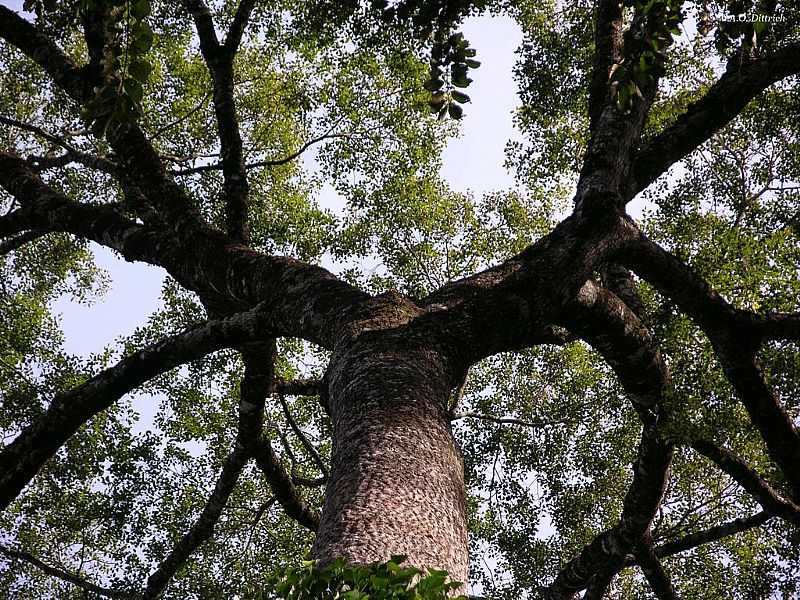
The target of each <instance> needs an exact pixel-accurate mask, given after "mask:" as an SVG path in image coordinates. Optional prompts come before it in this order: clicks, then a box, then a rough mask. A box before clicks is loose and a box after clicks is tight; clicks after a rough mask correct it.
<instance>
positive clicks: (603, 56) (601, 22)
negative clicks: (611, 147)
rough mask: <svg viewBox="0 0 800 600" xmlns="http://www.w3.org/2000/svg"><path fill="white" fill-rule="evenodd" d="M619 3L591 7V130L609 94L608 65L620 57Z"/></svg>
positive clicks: (611, 1)
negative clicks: (592, 32)
mask: <svg viewBox="0 0 800 600" xmlns="http://www.w3.org/2000/svg"><path fill="white" fill-rule="evenodd" d="M621 51H622V4H621V3H620V2H616V1H615V0H599V1H598V2H596V3H595V9H594V61H593V63H592V74H591V78H590V82H589V117H590V121H591V123H590V129H594V127H595V126H596V123H597V119H598V118H599V117H600V113H602V111H603V109H604V108H605V106H606V104H607V103H608V101H609V99H610V97H611V94H610V81H609V73H610V70H611V66H612V65H613V64H614V63H617V62H619V60H620V59H621V58H622V54H621Z"/></svg>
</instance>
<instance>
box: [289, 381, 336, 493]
mask: <svg viewBox="0 0 800 600" xmlns="http://www.w3.org/2000/svg"><path fill="white" fill-rule="evenodd" d="M278 401H279V402H280V404H281V408H282V409H283V415H284V416H285V417H286V420H287V421H288V422H289V426H290V427H291V428H292V431H293V432H294V434H295V435H296V436H297V438H298V439H299V440H300V443H301V444H303V448H305V449H306V452H308V453H309V454H310V455H311V458H312V459H313V460H314V464H316V465H317V468H318V469H319V470H320V472H321V473H322V476H323V477H324V478H325V479H328V476H329V473H328V466H327V465H326V464H325V461H324V460H322V457H321V456H320V455H319V452H317V449H316V448H315V447H314V444H312V443H311V440H309V439H308V436H306V434H305V433H304V432H303V430H302V429H300V426H299V425H298V424H297V421H295V420H294V417H293V416H292V412H291V411H290V410H289V405H288V404H287V403H286V398H284V397H283V394H281V393H278Z"/></svg>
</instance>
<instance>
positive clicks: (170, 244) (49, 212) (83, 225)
mask: <svg viewBox="0 0 800 600" xmlns="http://www.w3.org/2000/svg"><path fill="white" fill-rule="evenodd" d="M154 185H157V184H156V183H154ZM0 186H2V187H4V188H5V189H6V190H8V192H9V193H11V194H12V195H13V196H14V197H15V198H17V200H18V201H19V203H20V204H21V205H22V206H23V208H21V209H18V210H15V211H13V212H12V213H11V214H9V215H6V216H4V217H0V236H8V235H14V234H17V233H20V232H21V231H25V230H29V229H46V230H49V231H67V232H69V233H72V234H74V235H77V236H79V237H84V238H87V239H91V240H94V241H96V242H98V243H99V244H102V245H104V246H108V247H111V248H113V249H115V250H117V251H119V252H120V253H121V254H122V255H123V256H124V257H125V258H126V259H127V260H141V261H145V262H148V263H150V264H154V265H158V266H161V267H164V268H165V269H167V271H168V272H169V273H170V275H172V276H173V277H174V278H175V279H176V280H177V281H178V282H179V283H181V285H183V286H184V287H186V288H187V289H190V290H193V291H197V292H198V293H200V294H201V295H203V296H204V297H206V298H215V299H219V300H220V301H221V303H223V304H224V305H225V306H228V307H232V308H233V309H249V308H251V307H253V306H255V305H257V304H259V303H261V302H262V301H263V300H264V299H267V300H268V303H269V308H270V310H271V311H272V312H273V314H274V320H273V321H272V323H273V325H274V326H276V327H277V326H278V325H279V326H280V328H281V330H280V331H277V330H275V334H276V335H289V336H292V337H302V338H304V339H307V340H309V341H311V342H314V343H317V344H319V345H321V346H323V347H326V348H330V347H332V345H333V341H334V339H335V337H336V334H337V332H338V331H339V330H340V328H341V327H343V326H344V325H343V322H344V321H345V320H346V319H347V314H348V313H347V311H348V310H351V311H355V310H357V308H358V306H359V305H360V304H361V303H363V302H366V301H367V300H368V299H369V296H368V295H367V294H366V293H364V292H362V291H360V290H358V289H356V288H354V287H353V286H351V285H350V284H348V283H346V282H343V281H341V280H339V279H337V278H336V277H334V276H333V275H332V274H331V273H329V272H328V271H326V270H324V269H322V268H320V267H317V266H314V265H307V264H304V263H302V262H300V261H297V260H294V259H292V258H286V257H277V256H264V255H261V254H258V253H256V252H253V251H250V250H247V249H243V248H241V247H240V246H238V245H233V246H232V245H231V244H230V240H228V239H227V238H225V237H223V236H222V235H221V234H219V233H217V232H214V231H212V230H209V229H207V228H204V227H197V226H196V225H197V224H196V223H194V224H188V228H187V229H186V230H184V231H183V232H182V233H181V234H180V235H178V236H174V235H172V234H171V232H170V231H165V230H164V229H162V228H161V227H159V226H156V225H139V224H137V223H135V222H133V221H131V220H129V219H127V218H125V217H123V216H122V215H120V214H119V213H118V212H117V211H116V210H114V209H113V208H112V207H110V206H105V205H89V204H78V203H76V202H72V201H71V200H69V199H68V198H66V197H65V196H64V195H63V194H61V193H60V192H57V191H56V190H54V189H52V188H50V187H49V186H47V185H45V184H44V183H43V182H42V180H41V179H40V178H39V177H38V176H37V175H36V174H35V173H33V172H32V171H31V170H30V168H29V167H28V165H27V163H26V162H25V161H24V160H22V159H20V158H18V157H16V156H12V155H10V154H7V153H3V152H0ZM133 189H139V188H138V187H135V188H133ZM190 233H191V235H189V234H190ZM187 236H188V237H187ZM176 238H177V239H176ZM184 238H185V239H184ZM288 282H291V285H287V283H288ZM309 328H310V329H309Z"/></svg>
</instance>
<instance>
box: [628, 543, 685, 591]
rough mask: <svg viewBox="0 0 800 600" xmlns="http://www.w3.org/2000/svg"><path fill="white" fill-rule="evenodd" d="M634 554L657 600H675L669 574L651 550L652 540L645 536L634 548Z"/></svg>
mask: <svg viewBox="0 0 800 600" xmlns="http://www.w3.org/2000/svg"><path fill="white" fill-rule="evenodd" d="M635 556H636V559H637V561H638V563H639V567H640V568H641V569H642V573H644V576H645V578H646V579H647V583H649V584H650V589H652V590H653V593H654V594H655V596H656V598H658V600H676V599H677V596H676V595H675V590H674V588H673V587H672V581H671V580H670V577H669V574H668V573H667V572H666V571H665V570H664V566H663V565H662V564H661V561H660V560H659V558H658V555H656V553H655V552H654V551H653V545H652V540H651V539H650V536H649V535H648V536H646V537H645V539H644V540H642V542H641V543H640V544H639V545H638V547H637V548H636V550H635Z"/></svg>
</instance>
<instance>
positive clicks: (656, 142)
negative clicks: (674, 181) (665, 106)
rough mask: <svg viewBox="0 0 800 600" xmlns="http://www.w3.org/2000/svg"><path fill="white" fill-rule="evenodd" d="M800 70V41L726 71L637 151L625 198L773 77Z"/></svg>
mask: <svg viewBox="0 0 800 600" xmlns="http://www.w3.org/2000/svg"><path fill="white" fill-rule="evenodd" d="M798 72H800V43H797V42H795V43H793V44H789V45H787V46H785V47H784V48H781V49H780V50H776V51H775V52H774V53H772V54H770V55H769V56H764V57H762V58H758V59H755V60H753V61H751V62H747V63H744V64H742V65H741V68H739V69H735V70H729V71H727V72H726V73H725V74H724V75H722V77H720V79H719V80H718V81H717V82H716V83H715V84H714V85H712V86H711V88H710V89H709V90H708V91H707V92H706V94H705V95H704V96H703V97H702V98H700V99H699V100H697V101H696V102H694V103H692V104H690V105H689V107H688V108H687V109H686V112H685V113H683V114H682V115H681V116H679V117H678V119H677V120H676V121H675V122H674V123H673V124H672V125H670V126H669V127H667V128H666V129H665V130H664V131H662V132H661V133H660V134H658V135H656V136H655V137H654V138H652V139H650V140H649V141H647V142H645V143H644V145H643V146H642V147H641V149H640V150H639V151H638V152H637V153H636V156H635V159H634V166H633V176H632V177H631V181H632V185H631V188H630V190H629V191H628V193H627V200H631V199H632V198H633V197H634V196H635V195H636V194H638V193H639V192H640V191H642V190H643V189H645V188H646V187H647V186H648V185H650V184H651V183H652V182H653V181H655V180H656V179H657V178H658V177H659V176H660V175H661V174H662V173H664V172H665V171H666V170H667V169H668V168H669V167H670V166H671V165H673V164H675V163H676V162H677V161H679V160H680V159H682V158H683V157H684V156H686V155H688V154H689V153H690V152H692V151H693V150H694V149H695V148H697V147H699V146H700V145H701V144H703V142H705V141H706V140H708V139H709V138H710V137H711V136H712V135H713V134H714V133H715V132H716V131H719V129H721V128H722V127H724V126H725V125H727V124H728V123H729V122H730V121H732V120H733V119H734V118H735V117H736V116H737V115H738V114H739V113H740V112H741V111H742V109H743V108H744V107H745V106H746V105H747V104H748V103H749V102H750V101H751V100H752V99H753V98H755V97H756V96H757V95H758V94H760V93H761V92H763V91H764V90H765V89H767V88H768V87H769V86H770V85H772V84H773V83H775V82H777V81H780V80H781V79H785V78H786V77H789V76H791V75H793V74H795V73H798Z"/></svg>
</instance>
